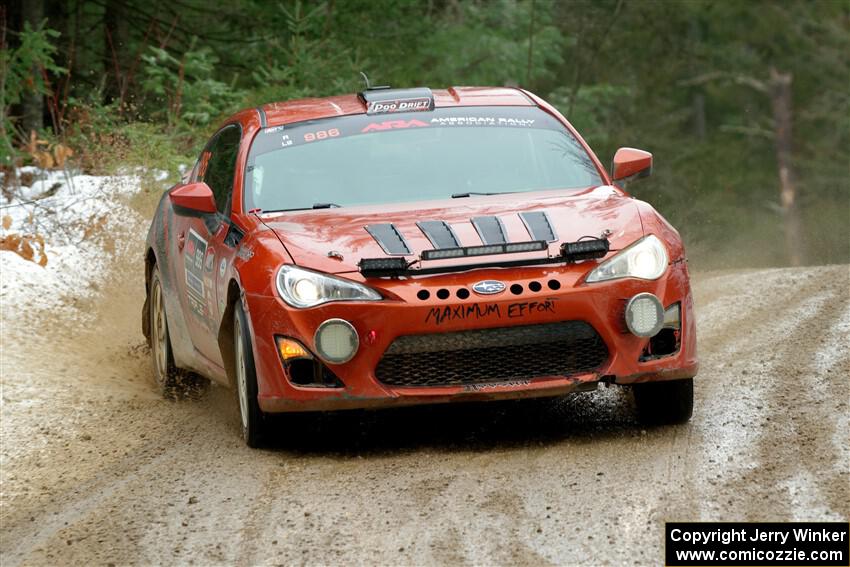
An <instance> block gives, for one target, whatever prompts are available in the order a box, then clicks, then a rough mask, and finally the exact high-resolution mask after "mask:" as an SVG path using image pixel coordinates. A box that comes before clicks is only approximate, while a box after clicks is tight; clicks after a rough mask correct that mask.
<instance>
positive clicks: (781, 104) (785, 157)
mask: <svg viewBox="0 0 850 567" xmlns="http://www.w3.org/2000/svg"><path fill="white" fill-rule="evenodd" d="M792 79H793V76H792V75H791V73H782V72H779V71H777V70H776V69H774V68H771V69H770V101H771V103H772V106H773V123H774V126H773V127H774V134H775V138H776V165H777V168H778V170H779V197H780V203H781V205H782V217H783V222H784V229H785V248H786V251H787V254H788V262H789V263H790V264H791V265H792V266H800V265H802V264H803V228H802V220H801V218H800V206H799V203H798V199H797V197H798V196H797V179H796V175H795V172H794V165H793V160H792V155H793V144H792V141H793V138H792V131H791V125H792V116H793V114H792V106H791V103H792V100H791V81H792Z"/></svg>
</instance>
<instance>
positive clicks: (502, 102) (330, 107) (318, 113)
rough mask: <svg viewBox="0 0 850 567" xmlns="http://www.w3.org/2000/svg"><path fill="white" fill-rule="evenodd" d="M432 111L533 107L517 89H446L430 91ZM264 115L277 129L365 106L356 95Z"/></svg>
mask: <svg viewBox="0 0 850 567" xmlns="http://www.w3.org/2000/svg"><path fill="white" fill-rule="evenodd" d="M432 93H433V96H434V106H435V107H436V108H446V107H458V106H536V104H535V103H534V101H533V100H532V99H531V98H530V97H529V96H528V95H527V94H525V92H523V91H522V90H521V89H518V88H510V87H449V88H447V89H434V90H433V91H432ZM258 110H260V111H262V113H264V114H265V126H280V125H283V124H289V123H291V122H303V121H305V120H316V119H319V118H331V117H334V116H347V115H350V114H363V113H365V112H366V104H365V103H364V102H363V99H362V98H360V96H358V95H356V94H348V95H341V96H329V97H324V98H302V99H298V100H290V101H287V102H272V103H268V104H264V105H262V106H260V107H258Z"/></svg>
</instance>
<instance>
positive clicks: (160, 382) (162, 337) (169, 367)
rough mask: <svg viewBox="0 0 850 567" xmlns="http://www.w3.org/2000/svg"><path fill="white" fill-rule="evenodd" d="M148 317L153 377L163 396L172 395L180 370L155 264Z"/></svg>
mask: <svg viewBox="0 0 850 567" xmlns="http://www.w3.org/2000/svg"><path fill="white" fill-rule="evenodd" d="M148 317H149V318H150V319H149V321H150V334H151V362H152V363H153V374H154V379H155V380H156V384H157V386H159V389H160V391H161V392H162V395H163V396H165V397H173V396H174V392H175V390H176V389H177V388H178V386H179V385H180V384H181V383H182V372H181V371H180V370H179V369H178V368H177V366H175V364H174V352H173V351H172V350H171V335H170V334H169V332H168V319H167V317H166V312H165V295H164V293H163V289H162V280H161V279H160V276H159V268H157V267H156V266H154V268H153V273H152V274H151V285H150V297H149V300H148Z"/></svg>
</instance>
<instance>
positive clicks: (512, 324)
mask: <svg viewBox="0 0 850 567" xmlns="http://www.w3.org/2000/svg"><path fill="white" fill-rule="evenodd" d="M651 170H652V155H651V154H649V153H647V152H644V151H641V150H636V149H631V148H621V149H620V150H618V151H617V153H616V155H615V156H614V160H613V166H612V170H611V172H610V174H609V173H608V172H607V171H606V170H605V169H604V168H603V167H602V165H601V163H600V162H599V160H598V159H597V158H596V156H595V155H594V154H593V152H592V151H591V150H590V148H589V147H588V146H587V144H586V143H585V142H584V140H582V138H581V137H580V136H579V135H578V133H577V132H576V131H575V130H574V129H573V128H572V126H571V125H570V124H569V123H568V122H567V120H566V119H565V118H564V117H563V116H562V115H561V114H560V113H559V112H558V111H557V110H555V109H554V108H553V107H552V106H550V105H549V104H547V103H546V102H545V101H543V100H542V99H540V98H539V97H537V96H535V95H534V94H532V93H530V92H528V91H525V90H522V89H513V88H460V87H455V88H449V89H446V90H434V91H432V90H430V89H427V88H416V89H390V88H385V87H384V88H369V89H367V90H365V91H364V92H361V93H359V94H357V95H346V96H337V97H329V98H317V99H306V100H296V101H290V102H285V103H275V104H267V105H264V106H262V107H259V108H254V109H250V110H244V111H242V112H239V113H238V114H236V115H234V116H233V117H231V118H230V119H229V120H228V121H227V122H226V123H225V124H224V125H223V126H222V127H221V129H219V130H218V132H216V134H215V135H214V136H213V137H212V138H211V139H210V141H209V143H208V144H207V145H206V148H205V149H204V150H203V152H202V153H201V155H200V157H199V159H198V161H197V163H196V164H195V166H194V168H193V169H192V171H191V172H190V173H189V174H187V176H186V178H185V179H184V180H183V182H182V183H180V184H178V185H176V186H174V187H172V188H171V189H170V190H169V191H168V192H167V193H166V194H165V195H164V197H163V199H162V200H161V202H160V204H159V207H158V209H157V212H156V216H155V218H154V219H153V222H152V224H151V228H150V232H149V235H148V240H147V251H146V256H145V267H146V269H145V287H146V290H147V300H146V302H145V307H144V311H143V330H144V333H145V335H146V336H147V337H148V339H149V342H150V345H151V353H152V358H153V366H154V372H155V375H156V379H157V381H158V383H159V384H160V385H161V386H162V387H163V388H166V389H168V388H169V387H171V386H172V385H173V384H174V382H175V381H176V380H178V379H179V378H180V376H181V374H182V373H185V372H192V373H195V374H201V375H203V376H205V377H207V378H209V379H212V380H215V381H217V382H221V383H223V384H227V385H232V386H233V387H234V388H235V390H236V392H237V398H238V402H239V410H240V416H241V421H242V430H243V434H244V437H245V440H246V442H247V443H248V444H249V445H251V446H256V445H257V444H259V443H260V442H261V440H262V437H263V431H264V426H265V423H266V418H265V416H266V414H270V413H276V412H290V411H308V410H335V409H345V408H367V407H384V406H397V405H402V404H421V403H436V402H449V401H473V400H493V399H503V398H521V397H535V396H557V395H561V394H566V393H569V392H573V391H582V390H588V389H593V388H595V387H596V386H597V385H598V384H599V383H600V382H603V383H609V384H622V385H629V386H631V387H632V388H633V390H634V394H635V399H636V405H637V408H638V413H639V415H640V417H641V418H642V419H643V420H645V421H648V422H653V423H669V422H679V421H684V420H687V419H688V418H689V417H690V415H691V412H692V407H693V380H692V378H693V376H694V375H695V374H696V372H697V358H696V333H695V324H694V313H693V301H692V297H691V290H690V285H689V279H688V269H687V260H686V257H685V250H684V248H683V246H682V241H681V239H680V237H679V234H678V233H677V232H676V230H675V229H674V228H673V227H672V226H671V225H670V224H669V223H668V222H667V221H665V220H664V218H662V217H661V215H660V214H658V213H657V212H656V211H655V210H654V209H653V208H652V207H651V206H650V205H648V204H647V203H644V202H642V201H639V200H637V199H634V198H633V197H631V196H629V195H628V194H627V193H626V192H625V191H624V190H623V189H622V188H620V187H619V186H617V185H615V184H620V185H622V184H623V183H624V182H625V181H627V180H632V179H636V178H640V177H645V176H647V175H649V173H650V172H651Z"/></svg>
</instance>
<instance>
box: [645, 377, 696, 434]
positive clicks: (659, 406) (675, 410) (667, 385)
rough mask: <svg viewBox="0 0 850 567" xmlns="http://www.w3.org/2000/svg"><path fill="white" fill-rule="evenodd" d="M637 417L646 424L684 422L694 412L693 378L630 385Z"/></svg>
mask: <svg viewBox="0 0 850 567" xmlns="http://www.w3.org/2000/svg"><path fill="white" fill-rule="evenodd" d="M632 390H633V391H634V395H635V405H636V406H637V413H638V419H640V421H641V422H642V423H645V424H647V425H667V424H673V423H685V422H686V421H688V420H689V419H691V415H693V413H694V379H693V378H686V379H684V380H669V381H663V382H646V383H643V384H635V385H634V386H632Z"/></svg>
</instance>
